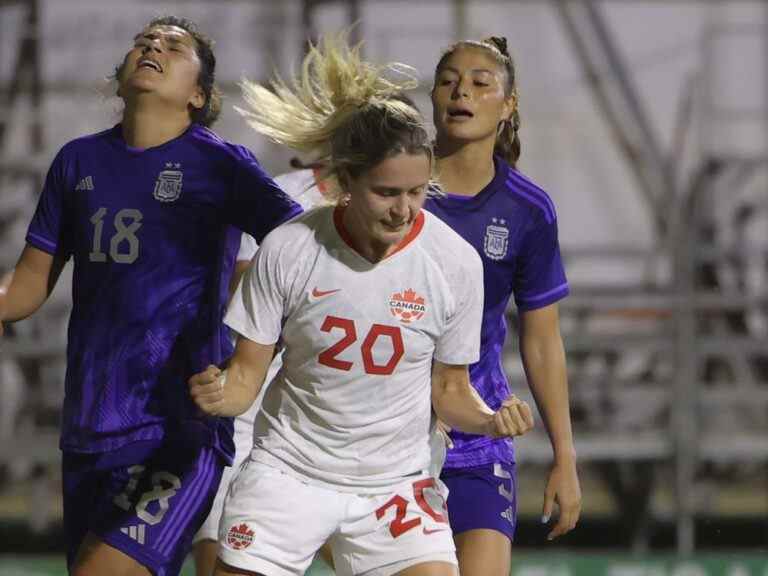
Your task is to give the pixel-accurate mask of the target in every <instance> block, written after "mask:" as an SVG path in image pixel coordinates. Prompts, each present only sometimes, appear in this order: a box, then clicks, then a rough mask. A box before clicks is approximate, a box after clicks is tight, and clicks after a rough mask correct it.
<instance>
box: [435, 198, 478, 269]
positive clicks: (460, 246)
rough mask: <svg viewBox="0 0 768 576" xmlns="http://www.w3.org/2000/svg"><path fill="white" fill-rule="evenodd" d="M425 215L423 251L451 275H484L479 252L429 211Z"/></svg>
mask: <svg viewBox="0 0 768 576" xmlns="http://www.w3.org/2000/svg"><path fill="white" fill-rule="evenodd" d="M422 213H423V214H424V230H423V233H424V235H425V238H424V241H423V242H422V249H423V250H424V251H425V252H427V254H428V255H429V257H430V258H431V259H432V260H434V261H435V263H436V265H437V266H438V267H439V268H440V269H442V270H444V271H446V272H447V273H449V274H451V275H452V274H464V273H468V274H474V273H476V272H478V271H480V272H481V273H482V268H483V263H482V260H481V259H480V255H479V254H478V253H477V250H475V248H474V247H473V246H472V245H471V244H470V243H469V242H467V241H466V240H465V239H464V238H462V237H461V235H460V234H459V233H458V232H456V231H455V230H454V229H453V228H451V227H450V226H449V225H448V224H446V223H445V222H443V221H442V220H441V219H440V218H439V217H437V216H435V215H434V214H432V213H431V212H429V211H427V210H422Z"/></svg>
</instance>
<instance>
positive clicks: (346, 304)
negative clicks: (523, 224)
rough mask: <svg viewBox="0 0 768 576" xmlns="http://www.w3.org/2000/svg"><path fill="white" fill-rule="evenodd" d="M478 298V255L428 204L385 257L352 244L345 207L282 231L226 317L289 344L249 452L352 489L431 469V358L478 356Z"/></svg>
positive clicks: (315, 213) (241, 328) (239, 327)
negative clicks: (368, 255) (373, 257)
mask: <svg viewBox="0 0 768 576" xmlns="http://www.w3.org/2000/svg"><path fill="white" fill-rule="evenodd" d="M482 306H483V285H482V264H481V261H480V258H479V256H478V255H477V253H476V251H475V250H474V248H472V246H470V245H469V244H468V243H467V242H466V241H464V240H463V239H462V238H461V237H460V236H459V235H458V234H456V233H455V232H454V231H453V230H451V229H450V228H449V227H448V226H447V225H446V224H444V223H443V222H442V221H441V220H439V219H438V218H437V217H435V216H433V215H432V214H430V213H429V212H426V211H422V212H421V213H420V215H419V216H418V218H417V219H416V221H415V223H414V225H413V229H412V230H411V232H410V233H409V234H408V236H407V237H406V238H405V239H404V240H403V242H402V243H401V245H400V246H399V247H398V250H397V251H396V252H395V253H393V254H392V255H390V256H389V257H387V258H386V259H384V260H383V261H381V262H378V263H376V264H372V263H371V262H369V261H367V260H366V259H364V258H363V257H362V256H360V255H359V254H358V253H357V252H355V251H354V249H352V248H351V247H350V240H349V235H348V233H347V232H346V231H345V230H344V228H343V224H342V209H340V208H334V207H324V208H318V209H315V210H312V211H310V212H307V213H305V214H303V215H301V216H299V217H297V218H295V219H294V220H292V221H291V222H289V223H287V224H284V225H283V226H281V227H279V228H277V229H276V230H274V231H273V232H272V233H270V234H269V235H268V236H267V237H266V239H265V240H264V242H263V244H262V246H261V248H260V250H259V252H258V253H257V255H256V257H255V259H254V264H253V266H252V267H251V269H250V270H249V271H248V273H247V274H246V275H245V277H244V278H243V282H242V283H241V285H240V286H239V288H238V290H237V293H236V294H235V297H234V298H233V301H232V304H231V306H230V309H229V311H228V312H227V315H226V318H225V322H226V323H227V324H228V325H229V326H230V327H231V328H233V329H234V330H236V331H237V332H239V333H240V334H242V335H243V336H245V337H246V338H249V339H251V340H253V341H255V342H259V343H262V344H272V343H274V342H276V341H277V340H278V337H281V338H282V342H283V345H284V351H283V367H282V369H281V370H280V372H279V373H278V375H277V377H276V379H275V382H274V383H273V384H272V385H271V386H270V388H269V390H268V391H267V393H266V396H265V398H264V402H263V405H262V410H261V412H260V413H259V415H258V416H257V419H256V429H255V434H254V451H253V453H252V458H253V459H255V460H258V461H260V462H263V463H265V464H269V465H272V466H276V467H278V468H281V469H283V470H284V471H286V472H292V473H294V474H298V475H300V476H301V477H302V478H304V479H307V480H309V481H314V482H317V483H321V484H329V485H331V486H332V487H334V488H336V489H342V490H345V489H347V490H352V491H356V492H364V491H378V490H380V489H382V488H386V487H390V486H391V485H392V484H393V483H396V482H398V481H400V480H402V478H403V477H404V476H407V475H409V474H414V473H417V472H421V471H423V470H427V469H428V468H429V464H430V449H429V431H430V419H431V394H430V392H431V388H430V385H431V367H432V359H433V358H434V359H436V360H439V361H441V362H443V363H446V364H470V363H472V362H474V361H476V360H477V359H478V357H479V348H480V323H481V317H482Z"/></svg>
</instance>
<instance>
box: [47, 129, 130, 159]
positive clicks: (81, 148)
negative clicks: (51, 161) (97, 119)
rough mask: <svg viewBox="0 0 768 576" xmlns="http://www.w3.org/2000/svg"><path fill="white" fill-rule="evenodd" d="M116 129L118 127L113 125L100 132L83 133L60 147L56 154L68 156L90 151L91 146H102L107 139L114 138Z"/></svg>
mask: <svg viewBox="0 0 768 576" xmlns="http://www.w3.org/2000/svg"><path fill="white" fill-rule="evenodd" d="M116 130H119V127H118V126H113V127H112V128H108V129H106V130H102V131H100V132H95V133H93V134H85V135H83V136H80V137H78V138H74V139H73V140H70V141H69V142H67V143H66V144H64V146H62V147H61V149H60V150H59V153H58V154H57V156H58V157H62V158H67V157H70V156H76V155H77V154H79V153H81V152H90V151H91V150H92V149H93V148H95V147H99V146H103V145H104V144H106V143H107V142H109V140H111V139H112V138H114V135H115V131H116Z"/></svg>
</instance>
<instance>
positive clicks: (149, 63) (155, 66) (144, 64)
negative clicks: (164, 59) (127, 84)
mask: <svg viewBox="0 0 768 576" xmlns="http://www.w3.org/2000/svg"><path fill="white" fill-rule="evenodd" d="M142 68H149V69H150V70H154V71H155V72H160V73H162V71H163V67H162V66H160V64H159V63H157V62H155V61H154V60H151V59H149V58H143V59H141V60H139V63H138V65H137V66H136V69H137V70H141V69H142Z"/></svg>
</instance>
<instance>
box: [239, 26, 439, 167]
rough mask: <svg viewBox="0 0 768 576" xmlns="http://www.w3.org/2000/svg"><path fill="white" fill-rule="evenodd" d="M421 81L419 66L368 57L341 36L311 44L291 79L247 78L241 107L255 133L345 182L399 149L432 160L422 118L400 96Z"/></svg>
mask: <svg viewBox="0 0 768 576" xmlns="http://www.w3.org/2000/svg"><path fill="white" fill-rule="evenodd" d="M417 86H418V80H417V79H416V71H415V69H413V68H411V67H410V66H406V65H404V64H399V63H390V64H385V65H375V64H372V63H370V62H367V61H364V60H363V59H362V58H361V56H360V44H357V45H355V46H349V44H348V43H347V34H346V33H342V34H337V35H333V36H327V37H325V38H323V39H322V40H321V41H320V42H319V43H318V44H317V45H314V44H311V45H310V46H309V51H308V52H307V55H306V56H305V57H304V60H303V62H302V65H301V74H300V75H299V76H298V77H294V78H293V79H292V80H291V82H290V83H286V82H285V81H284V80H283V79H282V78H281V77H280V76H279V75H275V78H274V79H273V80H272V81H271V82H269V84H268V86H263V85H261V84H259V83H257V82H252V81H249V80H243V81H242V82H241V88H242V91H243V97H244V99H245V102H246V104H247V107H245V108H239V107H236V110H237V111H238V112H239V113H240V114H242V115H243V116H244V117H245V118H246V121H247V122H248V124H249V125H250V126H251V127H252V128H253V129H254V130H256V131H257V132H259V133H260V134H263V135H264V136H266V137H267V138H269V139H270V140H272V141H274V142H276V143H278V144H282V145H285V146H288V147H289V148H292V149H294V150H297V151H299V152H303V153H309V154H311V155H313V156H314V157H315V158H317V160H318V161H320V162H321V163H322V164H323V165H324V166H325V170H324V176H336V177H338V178H339V180H340V181H342V180H343V178H344V177H345V176H352V177H355V176H357V175H358V174H360V173H361V172H363V171H365V170H367V169H370V168H371V167H373V166H375V165H376V164H377V163H378V162H380V161H381V160H383V159H384V158H386V157H388V156H390V155H393V154H396V153H398V152H407V153H422V152H423V153H426V154H428V155H430V157H431V147H430V144H429V139H428V136H427V132H426V129H425V127H424V122H423V120H422V118H421V115H420V114H419V112H418V111H417V110H416V109H415V108H414V107H413V106H411V105H410V104H408V103H407V102H405V101H403V100H402V99H400V96H399V95H401V94H402V93H403V92H404V91H406V90H412V89H414V88H416V87H417Z"/></svg>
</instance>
